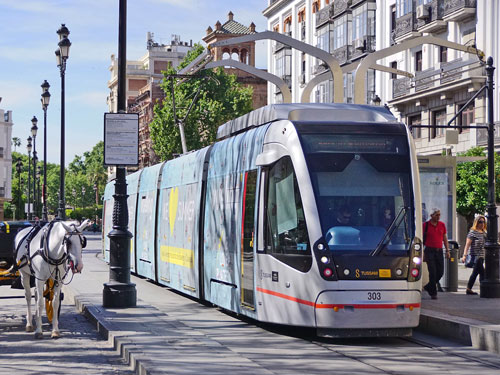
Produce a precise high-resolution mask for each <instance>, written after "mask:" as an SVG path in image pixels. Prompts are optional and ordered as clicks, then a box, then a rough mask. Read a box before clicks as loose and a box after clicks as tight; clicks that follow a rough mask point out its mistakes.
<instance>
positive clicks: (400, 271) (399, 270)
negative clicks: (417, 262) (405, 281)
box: [396, 268, 403, 276]
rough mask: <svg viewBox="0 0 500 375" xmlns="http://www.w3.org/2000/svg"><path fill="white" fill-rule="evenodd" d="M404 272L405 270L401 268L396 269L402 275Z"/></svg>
mask: <svg viewBox="0 0 500 375" xmlns="http://www.w3.org/2000/svg"><path fill="white" fill-rule="evenodd" d="M402 274H403V270H402V269H401V268H398V269H396V275H397V276H401V275H402Z"/></svg>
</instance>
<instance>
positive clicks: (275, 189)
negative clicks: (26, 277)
mask: <svg viewBox="0 0 500 375" xmlns="http://www.w3.org/2000/svg"><path fill="white" fill-rule="evenodd" d="M217 138H218V140H217V142H216V143H215V144H214V145H212V146H209V147H206V148H204V149H202V150H198V151H193V152H190V153H188V154H185V155H182V156H180V157H178V158H176V159H174V160H170V161H167V162H164V163H162V164H158V165H155V166H152V167H149V168H145V169H144V170H142V171H138V172H135V173H133V174H131V175H129V176H127V183H128V186H127V189H128V192H129V195H130V196H129V200H128V202H129V207H128V208H129V215H130V223H131V224H130V225H131V226H133V228H129V229H130V231H131V232H132V233H133V234H134V238H133V239H132V246H131V255H132V259H131V264H132V271H133V272H135V273H137V274H138V275H140V276H143V277H147V278H149V279H151V280H153V281H155V282H157V283H160V284H163V285H167V286H169V287H171V288H174V289H176V290H178V291H181V292H183V293H186V294H188V295H190V296H193V297H196V298H199V299H202V300H205V301H208V302H211V303H213V304H215V305H217V306H220V307H222V308H224V309H227V310H230V311H234V312H235V313H238V314H242V315H246V316H248V317H250V318H253V319H256V320H258V321H263V322H270V323H277V324H284V325H290V326H304V327H313V328H316V330H317V333H318V335H321V336H329V337H353V336H404V335H410V334H411V330H412V328H413V327H416V326H417V325H418V321H419V315H420V303H421V273H422V268H421V267H422V252H423V247H422V244H421V231H422V229H421V223H422V217H421V210H420V207H421V201H420V188H419V175H418V167H417V160H416V156H415V150H414V146H413V142H412V137H411V135H410V133H409V131H408V128H407V127H406V126H405V125H404V124H401V123H398V122H397V120H396V119H395V118H394V117H393V115H392V114H391V113H390V111H389V110H387V109H385V108H381V107H373V106H362V105H351V104H279V105H269V106H266V107H263V108H260V109H258V110H255V111H253V112H250V113H249V114H247V115H245V116H242V117H240V118H238V119H235V120H232V121H230V122H228V123H226V124H224V125H222V126H221V127H219V130H218V132H217ZM113 185H114V182H110V183H109V184H108V186H107V187H106V192H108V194H105V197H104V199H105V202H104V214H103V218H104V228H111V226H112V225H111V224H110V223H109V221H110V220H111V215H110V211H111V208H112V200H113V198H112V196H111V194H110V193H109V192H111V190H112V188H113ZM415 207H417V208H419V209H417V210H416V209H415ZM103 252H104V257H105V259H109V241H103Z"/></svg>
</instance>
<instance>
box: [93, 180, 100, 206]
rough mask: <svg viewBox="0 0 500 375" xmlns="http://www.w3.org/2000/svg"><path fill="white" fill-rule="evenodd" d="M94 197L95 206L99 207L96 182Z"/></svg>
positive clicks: (95, 184) (95, 183)
mask: <svg viewBox="0 0 500 375" xmlns="http://www.w3.org/2000/svg"><path fill="white" fill-rule="evenodd" d="M93 189H94V196H95V205H96V206H98V205H99V193H98V192H97V182H94V187H93Z"/></svg>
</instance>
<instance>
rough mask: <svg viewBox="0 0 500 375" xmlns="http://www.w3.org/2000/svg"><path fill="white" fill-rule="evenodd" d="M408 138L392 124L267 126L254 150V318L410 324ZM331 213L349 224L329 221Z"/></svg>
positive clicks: (326, 324)
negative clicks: (257, 182) (257, 181)
mask: <svg viewBox="0 0 500 375" xmlns="http://www.w3.org/2000/svg"><path fill="white" fill-rule="evenodd" d="M410 142H411V141H410V140H409V138H408V134H407V132H406V129H405V127H404V126H403V125H402V124H396V123H393V124H383V125H380V124H353V123H349V122H346V124H345V125H342V124H341V125H339V124H338V123H337V124H328V123H325V122H321V123H316V124H314V123H307V124H306V123H291V122H289V121H278V122H274V123H273V124H272V125H271V126H270V127H269V128H268V131H267V134H266V138H265V141H264V148H263V152H262V154H261V155H259V157H258V158H257V164H258V165H259V166H260V167H261V171H262V175H261V183H262V186H261V189H260V201H259V213H258V230H257V233H258V239H257V262H256V292H257V293H256V302H257V316H258V319H259V320H262V321H268V322H275V323H280V324H289V325H301V326H313V327H314V326H315V327H318V328H333V329H335V328H338V329H359V328H367V329H377V328H380V329H384V328H410V327H415V326H417V325H418V319H419V313H420V300H421V294H420V276H421V255H422V254H421V253H422V249H421V244H420V242H419V239H418V237H417V238H416V237H415V235H416V233H417V234H420V232H419V231H418V230H417V229H416V227H417V226H416V225H415V223H416V222H418V223H419V222H420V221H419V220H418V221H416V219H417V217H416V216H418V215H416V213H415V209H414V207H415V203H419V199H418V197H415V195H418V190H417V189H418V188H416V187H415V181H417V182H418V178H413V177H412V175H413V173H414V170H415V169H414V167H415V165H416V164H415V163H416V160H415V157H414V155H413V153H412V148H411V144H410ZM415 192H417V193H415ZM342 210H344V211H346V212H340V211H342ZM341 214H345V216H351V217H350V218H349V220H350V222H349V223H340V222H338V221H336V220H337V219H338V218H339V215H341Z"/></svg>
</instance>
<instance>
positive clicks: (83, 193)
mask: <svg viewBox="0 0 500 375" xmlns="http://www.w3.org/2000/svg"><path fill="white" fill-rule="evenodd" d="M84 205H85V186H82V208H83V207H85V206H84Z"/></svg>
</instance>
